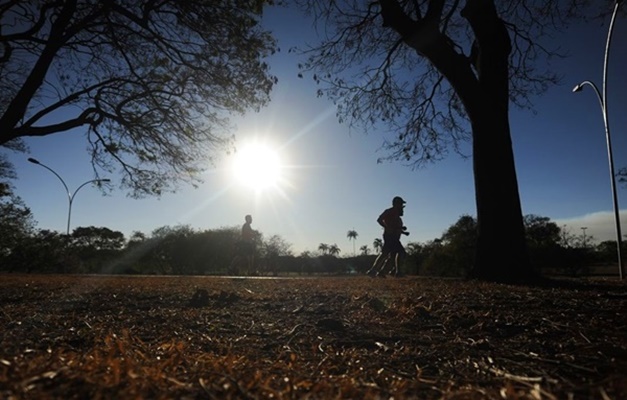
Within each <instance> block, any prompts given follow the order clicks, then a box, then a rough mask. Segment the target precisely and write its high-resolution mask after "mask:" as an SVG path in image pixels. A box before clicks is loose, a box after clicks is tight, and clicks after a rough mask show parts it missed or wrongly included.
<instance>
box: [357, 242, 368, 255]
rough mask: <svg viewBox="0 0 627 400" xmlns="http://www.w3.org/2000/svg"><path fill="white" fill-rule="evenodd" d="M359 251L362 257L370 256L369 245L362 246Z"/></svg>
mask: <svg viewBox="0 0 627 400" xmlns="http://www.w3.org/2000/svg"><path fill="white" fill-rule="evenodd" d="M359 251H361V255H362V256H367V255H368V254H370V248H369V247H368V245H367V244H365V245H363V246H361V247H360V248H359Z"/></svg>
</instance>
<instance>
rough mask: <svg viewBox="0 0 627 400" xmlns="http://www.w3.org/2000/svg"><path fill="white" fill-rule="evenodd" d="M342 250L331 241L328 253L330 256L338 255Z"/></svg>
mask: <svg viewBox="0 0 627 400" xmlns="http://www.w3.org/2000/svg"><path fill="white" fill-rule="evenodd" d="M341 251H342V250H340V248H339V247H338V245H337V244H335V243H333V244H332V245H330V246H329V255H330V256H334V257H335V256H338V255H339V254H340V252H341Z"/></svg>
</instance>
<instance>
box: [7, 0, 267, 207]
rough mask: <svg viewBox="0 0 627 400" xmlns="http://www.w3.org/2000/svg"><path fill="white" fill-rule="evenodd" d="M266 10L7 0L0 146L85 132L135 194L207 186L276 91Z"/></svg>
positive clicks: (170, 2) (218, 1) (99, 158)
mask: <svg viewBox="0 0 627 400" xmlns="http://www.w3.org/2000/svg"><path fill="white" fill-rule="evenodd" d="M266 3H272V1H271V0H270V1H267V0H242V1H237V2H230V1H224V0H190V1H176V0H164V1H153V0H138V1H128V0H112V1H106V2H101V1H94V0H64V1H51V0H48V1H45V0H42V1H28V2H22V1H16V0H0V26H1V29H0V75H1V76H2V80H1V81H0V145H1V146H4V147H11V148H14V149H15V148H19V144H20V140H21V139H23V138H26V137H37V136H46V135H52V134H57V133H67V132H69V131H70V130H73V129H75V128H78V132H81V133H83V134H84V135H85V140H86V142H87V144H88V148H89V151H90V154H91V160H92V164H93V166H94V172H95V174H96V175H98V174H100V173H102V172H104V171H106V172H107V173H112V172H114V171H118V172H120V174H121V182H120V186H121V187H123V188H126V189H129V190H130V193H131V195H133V196H137V197H139V196H144V195H153V194H156V195H159V194H161V193H162V192H163V191H172V190H175V189H176V188H177V187H178V185H179V184H180V183H191V184H196V183H198V182H200V178H199V172H201V171H202V170H204V169H205V168H207V167H208V165H209V164H210V161H211V159H212V157H214V156H215V154H216V151H225V150H228V149H229V148H230V147H231V145H232V136H231V135H230V134H229V133H228V128H229V119H228V117H229V114H230V113H243V112H245V111H246V110H249V109H254V110H255V109H259V108H260V107H262V106H263V105H265V104H266V102H267V101H268V100H269V92H270V90H271V89H272V87H273V85H274V83H275V82H276V78H275V77H274V76H272V75H271V74H270V71H269V66H268V65H267V64H266V63H265V62H264V58H265V57H266V56H268V55H270V54H272V53H273V52H274V51H275V46H276V43H275V41H274V39H273V38H272V36H271V35H270V33H269V32H267V31H265V30H263V29H262V28H261V26H260V25H259V24H258V22H259V19H260V17H261V14H262V10H263V6H264V4H266Z"/></svg>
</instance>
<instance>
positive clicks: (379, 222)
mask: <svg viewBox="0 0 627 400" xmlns="http://www.w3.org/2000/svg"><path fill="white" fill-rule="evenodd" d="M377 223H378V224H379V225H381V226H382V227H383V228H385V212H383V213H382V214H381V215H379V218H377Z"/></svg>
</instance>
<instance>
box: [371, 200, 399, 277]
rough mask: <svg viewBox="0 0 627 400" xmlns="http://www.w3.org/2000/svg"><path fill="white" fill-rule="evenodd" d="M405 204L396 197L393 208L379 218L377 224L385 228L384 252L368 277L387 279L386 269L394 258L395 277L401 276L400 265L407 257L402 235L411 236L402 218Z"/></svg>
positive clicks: (378, 257) (375, 261) (375, 262)
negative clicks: (374, 276)
mask: <svg viewBox="0 0 627 400" xmlns="http://www.w3.org/2000/svg"><path fill="white" fill-rule="evenodd" d="M405 203H406V202H405V200H403V199H402V198H401V197H399V196H396V197H394V199H392V207H390V208H388V209H386V210H385V211H383V212H382V213H381V215H379V218H377V223H378V224H379V225H381V226H382V227H383V250H382V251H381V254H379V255H378V256H377V258H376V259H375V260H374V263H373V264H372V267H371V268H370V269H369V270H368V272H367V274H368V275H375V274H376V276H380V277H385V268H386V266H387V263H388V261H389V260H390V259H391V258H394V276H398V275H399V270H398V265H399V263H400V262H401V261H402V260H403V259H404V258H405V256H406V255H407V253H406V252H405V248H404V247H403V245H402V244H401V235H409V232H407V228H406V227H405V226H404V225H403V219H402V218H401V217H402V216H403V212H404V209H405Z"/></svg>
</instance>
